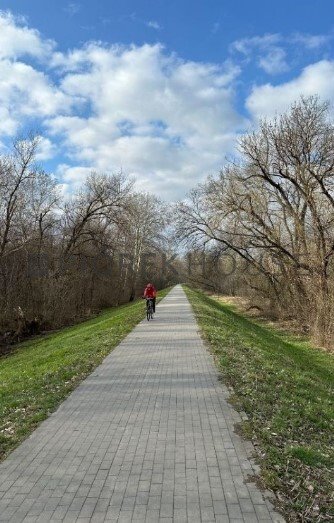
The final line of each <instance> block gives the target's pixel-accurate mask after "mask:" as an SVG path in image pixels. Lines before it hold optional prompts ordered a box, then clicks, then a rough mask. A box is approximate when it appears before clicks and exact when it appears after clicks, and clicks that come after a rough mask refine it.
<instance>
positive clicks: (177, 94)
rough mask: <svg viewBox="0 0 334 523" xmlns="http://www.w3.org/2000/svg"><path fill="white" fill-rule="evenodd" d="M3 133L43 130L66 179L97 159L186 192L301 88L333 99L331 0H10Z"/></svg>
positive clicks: (4, 38)
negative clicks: (248, 133) (242, 137)
mask: <svg viewBox="0 0 334 523" xmlns="http://www.w3.org/2000/svg"><path fill="white" fill-rule="evenodd" d="M0 11H1V14H0V146H1V147H2V148H3V149H5V147H6V146H7V144H8V143H9V141H10V140H11V139H12V138H13V137H14V136H16V135H17V134H19V133H20V132H21V131H22V130H23V129H28V128H30V127H31V128H34V129H38V132H40V134H41V136H42V141H41V149H40V156H39V158H40V161H41V162H43V163H44V165H45V167H46V168H47V169H48V170H49V171H51V172H53V173H54V174H55V175H56V176H57V178H58V179H59V181H60V182H61V183H62V187H63V189H64V191H65V192H66V193H70V192H71V191H72V190H73V189H75V188H76V187H78V186H80V184H81V183H82V181H83V179H84V177H85V176H86V175H87V174H88V173H89V172H90V171H91V170H92V169H97V170H101V171H111V172H117V171H119V170H120V169H122V170H123V171H124V172H127V173H128V174H129V175H134V176H135V177H136V179H137V180H138V188H140V189H142V190H147V191H152V192H155V193H157V194H159V195H160V196H161V197H163V198H166V199H175V198H180V197H183V196H184V194H185V193H186V192H187V190H189V188H191V187H192V186H193V185H195V184H196V183H197V182H199V181H201V180H202V179H203V178H204V177H205V176H206V175H207V174H212V173H214V172H217V171H218V170H219V168H220V167H221V166H222V165H223V163H224V162H225V160H226V157H228V156H231V155H233V154H234V152H235V147H236V143H237V139H238V136H240V134H241V133H243V132H245V131H247V130H248V129H250V128H252V127H254V126H256V125H257V122H258V120H259V118H261V117H268V118H270V117H271V116H273V115H274V114H275V113H277V112H278V113H279V112H281V111H283V110H285V109H286V108H287V107H288V106H289V104H291V103H292V102H293V101H294V100H295V99H297V98H298V96H300V95H301V94H305V95H308V94H314V93H317V94H319V96H320V97H322V98H324V99H329V100H330V101H334V57H333V45H334V17H333V15H334V4H333V2H332V1H329V0H318V1H316V0H312V1H311V0H294V1H291V0H290V1H289V2H288V1H287V0H281V1H280V2H268V1H263V0H253V1H249V0H234V1H233V0H226V1H224V0H220V1H219V0H206V1H198V2H194V1H190V0H178V1H177V0H169V1H167V0H154V1H153V0H150V1H149V0H146V1H144V0H137V1H134V0H122V2H119V1H116V0H112V1H107V0H102V1H101V0H99V1H95V2H92V1H87V0H82V1H73V2H69V1H64V0H60V1H59V0H57V1H56V0H52V1H51V0H48V1H47V2H46V1H45V0H44V1H42V0H29V2H28V1H26V0H11V1H7V2H6V1H1V0H0Z"/></svg>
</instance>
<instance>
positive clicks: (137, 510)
mask: <svg viewBox="0 0 334 523" xmlns="http://www.w3.org/2000/svg"><path fill="white" fill-rule="evenodd" d="M228 395H229V393H228V391H227V389H226V387H224V386H223V385H222V384H221V383H220V382H219V380H218V371H217V369H216V368H215V365H214V362H213V358H212V356H211V355H210V354H209V352H208V350H207V349H206V347H205V346H204V343H203V341H202V340H201V338H200V335H199V333H198V325H197V323H196V320H195V318H194V314H193V312H192V309H191V307H190V304H189V302H188V299H187V297H186V295H185V293H184V291H183V290H182V288H181V287H180V286H176V287H175V288H174V289H173V290H172V291H171V292H170V294H168V296H167V297H166V298H165V299H164V300H163V301H162V302H161V303H160V304H159V305H158V306H157V314H156V317H155V319H154V320H153V321H150V322H147V320H144V321H143V322H141V323H140V324H139V325H138V326H137V327H136V328H135V329H134V330H133V331H132V332H131V334H130V335H128V336H127V337H126V338H125V339H124V341H123V342H122V343H120V345H119V346H118V347H117V348H116V349H115V350H114V351H113V352H111V354H110V355H109V356H108V357H107V358H106V359H105V360H104V362H103V363H102V364H101V365H100V366H99V367H98V368H97V369H96V370H95V371H94V372H93V373H92V374H91V375H90V376H89V377H88V378H87V379H86V380H85V381H83V382H82V384H81V385H80V386H79V387H78V388H77V389H76V390H75V391H74V392H73V393H72V394H71V395H70V396H69V397H68V399H67V400H66V401H64V403H63V404H62V405H61V406H60V407H59V408H58V410H57V411H56V412H55V413H54V414H52V415H51V416H50V418H49V419H47V420H46V421H44V422H43V423H42V424H41V425H40V426H39V428H38V429H37V430H36V431H35V432H34V433H33V434H32V435H31V436H30V437H29V438H28V439H27V440H26V441H25V442H23V443H22V444H21V445H20V446H19V447H18V448H17V449H16V450H15V451H14V452H13V453H12V454H11V455H10V456H9V457H8V458H7V459H6V460H5V461H4V462H3V463H2V464H0V521H1V522H15V523H19V522H23V521H24V522H42V523H46V522H49V521H55V522H56V521H65V522H69V523H74V522H82V523H83V522H103V521H112V522H136V523H137V522H138V523H139V522H144V521H145V522H150V523H155V522H160V521H161V522H166V523H167V522H175V523H176V522H187V521H189V522H191V523H196V522H204V521H205V522H219V523H224V522H231V523H232V522H233V523H237V522H246V523H252V522H258V521H260V522H262V523H264V522H272V521H274V522H283V521H284V519H283V518H282V516H280V515H279V514H276V513H275V512H274V510H273V507H272V506H271V504H270V503H269V502H268V501H267V500H266V499H265V498H264V497H263V494H262V493H261V491H260V490H259V489H258V488H257V487H256V485H255V484H254V483H249V482H247V481H246V480H247V476H248V475H252V474H254V468H253V465H252V463H251V461H249V459H248V456H249V455H250V454H251V452H252V445H251V444H250V443H249V442H245V441H243V440H242V439H241V438H240V437H239V436H238V435H236V434H235V433H234V430H233V426H234V423H236V422H238V421H240V419H241V418H240V415H239V414H238V413H237V412H236V411H235V410H234V409H233V408H232V407H231V406H230V405H229V404H228V402H227V398H228Z"/></svg>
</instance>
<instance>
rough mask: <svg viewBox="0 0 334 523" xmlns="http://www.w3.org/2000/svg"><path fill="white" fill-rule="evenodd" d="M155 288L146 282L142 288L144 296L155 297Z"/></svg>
mask: <svg viewBox="0 0 334 523" xmlns="http://www.w3.org/2000/svg"><path fill="white" fill-rule="evenodd" d="M156 296H157V290H156V288H155V287H154V285H152V284H148V285H146V287H145V290H144V298H156Z"/></svg>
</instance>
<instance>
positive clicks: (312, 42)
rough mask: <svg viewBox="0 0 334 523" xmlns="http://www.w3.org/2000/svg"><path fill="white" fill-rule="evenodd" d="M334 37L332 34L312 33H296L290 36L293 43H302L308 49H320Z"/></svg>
mask: <svg viewBox="0 0 334 523" xmlns="http://www.w3.org/2000/svg"><path fill="white" fill-rule="evenodd" d="M332 39H333V36H332V35H310V34H303V33H296V34H294V35H292V37H291V38H290V40H291V43H296V44H301V45H303V46H304V47H306V48H307V49H318V48H319V47H322V46H324V45H326V44H327V43H328V42H330V40H332Z"/></svg>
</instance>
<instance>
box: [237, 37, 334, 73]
mask: <svg viewBox="0 0 334 523" xmlns="http://www.w3.org/2000/svg"><path fill="white" fill-rule="evenodd" d="M331 39H332V36H331V35H310V34H304V33H294V34H290V35H287V36H285V35H282V34H280V33H267V34H264V35H262V36H253V37H251V38H242V39H240V40H236V41H235V42H233V43H232V45H231V46H230V50H231V51H232V52H234V53H235V52H237V53H240V54H241V55H243V56H244V58H245V60H246V61H247V62H250V61H251V60H252V59H254V60H255V62H256V63H257V65H258V67H260V68H261V69H263V70H264V71H265V72H266V73H267V74H270V75H276V74H281V73H285V72H287V71H289V69H290V62H293V60H294V59H293V56H294V53H295V51H296V49H298V50H299V51H300V49H301V48H303V50H307V51H308V52H311V51H312V50H313V51H314V50H319V49H320V48H321V47H323V46H324V45H325V44H327V43H328V42H329V41H330V40H331Z"/></svg>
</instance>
